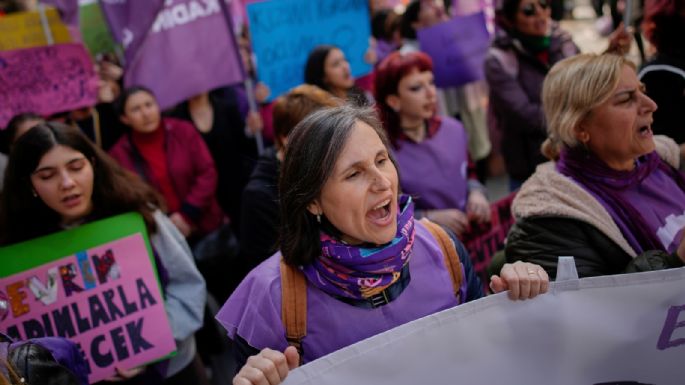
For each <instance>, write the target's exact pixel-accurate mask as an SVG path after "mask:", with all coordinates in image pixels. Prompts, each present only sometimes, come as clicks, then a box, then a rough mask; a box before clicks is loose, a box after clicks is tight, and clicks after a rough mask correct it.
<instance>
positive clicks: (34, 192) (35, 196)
mask: <svg viewBox="0 0 685 385" xmlns="http://www.w3.org/2000/svg"><path fill="white" fill-rule="evenodd" d="M31 194H33V197H34V198H38V193H37V192H36V190H34V189H31Z"/></svg>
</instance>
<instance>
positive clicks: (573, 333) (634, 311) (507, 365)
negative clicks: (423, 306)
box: [285, 268, 685, 385]
mask: <svg viewBox="0 0 685 385" xmlns="http://www.w3.org/2000/svg"><path fill="white" fill-rule="evenodd" d="M551 286H552V287H551V290H550V292H549V293H548V294H545V295H542V296H539V297H537V298H535V299H533V300H528V301H523V302H521V301H516V302H514V301H510V300H509V299H508V298H507V296H506V294H505V293H501V294H498V295H493V296H489V297H487V298H484V299H481V300H478V301H474V302H470V303H467V304H464V305H461V306H458V307H456V308H453V309H449V310H445V311H443V312H440V313H437V314H433V315H431V316H428V317H425V318H422V319H419V320H416V321H414V322H411V323H409V324H406V325H403V326H400V327H398V328H395V329H393V330H389V331H387V332H385V333H382V334H379V335H377V336H374V337H372V338H369V339H367V340H364V341H361V342H359V343H357V344H355V345H352V346H348V347H346V348H344V349H342V350H339V351H337V352H335V353H332V354H330V355H328V356H325V357H322V358H320V359H318V360H316V361H313V362H311V363H309V364H307V365H305V366H302V367H300V368H298V369H296V370H294V371H293V372H291V373H290V375H289V376H288V378H287V379H286V381H285V384H286V385H295V384H317V385H350V384H373V385H386V384H387V385H402V384H475V385H477V384H483V385H486V384H487V385H492V384H558V385H564V384H568V385H594V384H635V385H637V384H658V385H671V384H672V385H682V384H685V268H680V269H671V270H664V271H658V272H648V273H639V274H626V275H615V276H605V277H593V278H585V279H580V280H577V279H576V280H570V281H565V282H556V283H552V285H551Z"/></svg>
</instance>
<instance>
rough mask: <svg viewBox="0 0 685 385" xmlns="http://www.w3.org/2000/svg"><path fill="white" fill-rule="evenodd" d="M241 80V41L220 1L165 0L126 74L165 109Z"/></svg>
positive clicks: (128, 83) (129, 82)
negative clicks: (145, 89)
mask: <svg viewBox="0 0 685 385" xmlns="http://www.w3.org/2000/svg"><path fill="white" fill-rule="evenodd" d="M137 5H138V4H137V3H136V6H137ZM131 7H133V5H131ZM128 51H129V49H127V52H128ZM242 81H243V70H242V62H241V60H240V56H239V54H238V49H237V44H236V42H235V39H234V38H233V34H232V32H231V28H230V25H229V21H228V17H227V14H226V13H224V11H223V9H222V5H221V4H220V1H219V0H202V1H197V0H176V1H167V2H165V5H164V8H163V9H162V10H161V11H160V12H159V14H158V15H157V17H156V19H154V22H153V23H152V26H151V27H150V30H149V31H148V33H147V35H146V36H145V39H144V42H143V43H142V44H141V45H140V47H139V48H138V52H136V53H135V55H133V59H132V60H131V61H129V62H128V65H127V68H126V74H125V75H124V83H125V84H126V86H127V87H128V86H132V85H144V86H146V87H148V88H150V89H151V90H152V91H153V92H154V93H155V96H156V97H157V100H158V102H159V105H160V106H161V107H162V108H168V107H172V106H174V105H175V104H176V103H179V102H181V101H183V100H185V99H188V98H190V97H192V96H195V95H198V94H200V93H202V92H205V91H209V90H211V89H214V88H217V87H221V86H226V85H231V84H236V83H240V82H242Z"/></svg>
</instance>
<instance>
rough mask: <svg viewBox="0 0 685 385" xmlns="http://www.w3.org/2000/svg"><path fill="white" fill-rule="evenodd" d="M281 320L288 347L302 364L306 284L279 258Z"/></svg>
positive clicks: (303, 279) (298, 274)
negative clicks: (296, 353) (294, 349)
mask: <svg viewBox="0 0 685 385" xmlns="http://www.w3.org/2000/svg"><path fill="white" fill-rule="evenodd" d="M280 266H281V318H282V319H283V326H285V338H286V340H288V345H290V346H294V347H295V348H296V349H297V352H298V353H299V354H300V364H302V358H303V349H302V339H304V337H305V336H306V335H307V282H306V281H305V278H304V274H302V272H300V271H299V270H298V269H297V268H296V267H294V266H290V265H288V264H286V263H285V260H284V259H283V258H281V265H280Z"/></svg>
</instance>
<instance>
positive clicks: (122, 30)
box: [100, 0, 173, 62]
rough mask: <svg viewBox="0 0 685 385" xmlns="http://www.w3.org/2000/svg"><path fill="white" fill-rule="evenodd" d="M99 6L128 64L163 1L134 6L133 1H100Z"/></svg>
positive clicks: (136, 3) (141, 2)
mask: <svg viewBox="0 0 685 385" xmlns="http://www.w3.org/2000/svg"><path fill="white" fill-rule="evenodd" d="M169 2H173V0H167V3H169ZM100 6H101V7H102V12H103V14H104V15H105V18H106V19H107V23H109V28H110V30H111V31H112V36H114V40H116V41H117V42H119V43H121V44H122V45H123V46H124V49H125V55H126V61H127V62H130V61H131V60H132V59H133V56H134V55H135V53H136V52H137V51H138V47H140V45H141V44H142V43H143V41H144V40H145V36H146V35H147V32H148V31H149V30H150V26H152V22H153V21H154V20H155V17H156V16H157V14H158V13H159V11H160V9H162V7H163V6H164V0H144V1H140V0H138V1H136V2H135V5H134V1H133V0H100Z"/></svg>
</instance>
